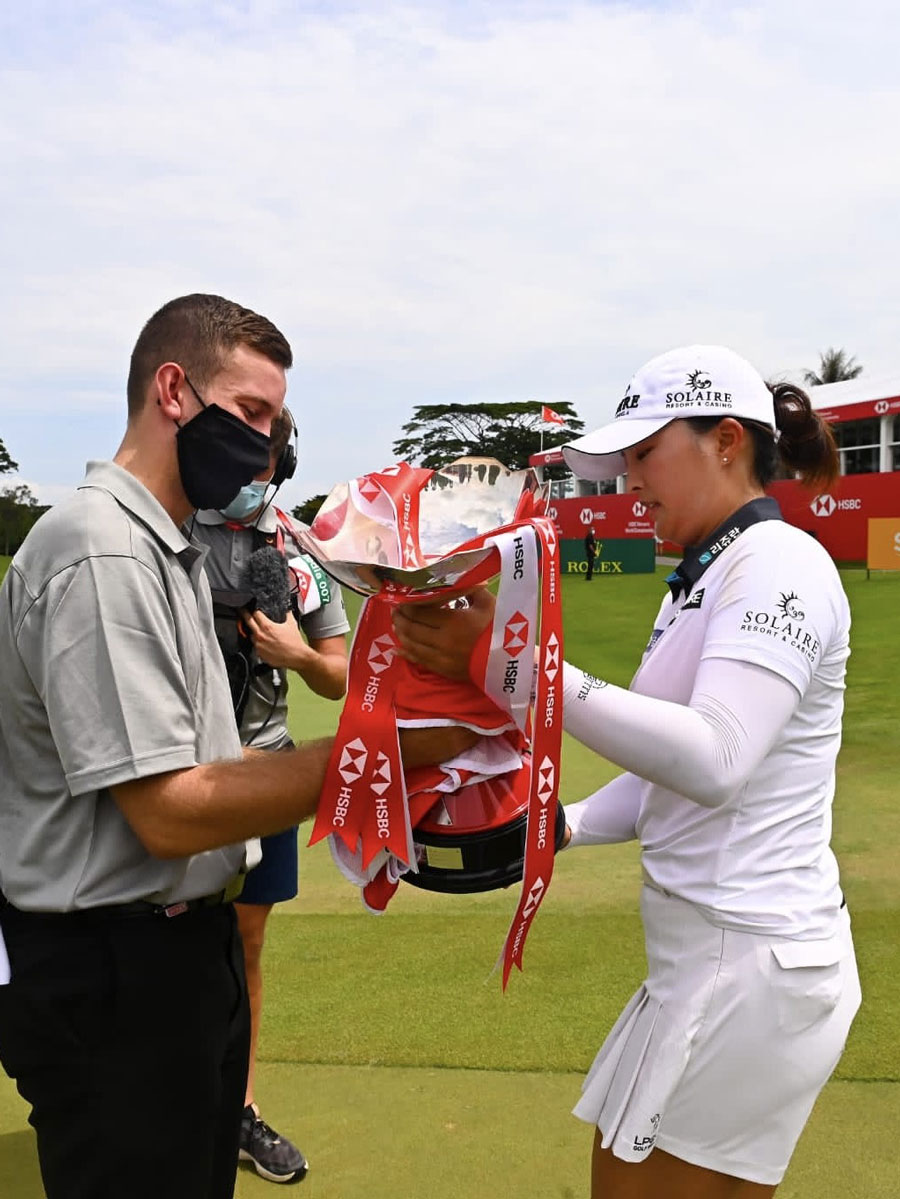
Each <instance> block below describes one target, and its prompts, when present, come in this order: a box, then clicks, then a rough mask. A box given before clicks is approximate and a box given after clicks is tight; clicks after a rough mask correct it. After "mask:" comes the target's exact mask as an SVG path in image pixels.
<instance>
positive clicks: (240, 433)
mask: <svg viewBox="0 0 900 1199" xmlns="http://www.w3.org/2000/svg"><path fill="white" fill-rule="evenodd" d="M184 378H185V382H186V383H187V385H188V387H190V389H191V391H193V393H194V395H195V396H196V397H197V399H198V400H200V403H201V404H202V405H203V411H202V412H200V413H198V415H197V416H195V417H193V419H192V420H189V421H187V422H186V423H185V424H183V425H179V426H178V432H177V434H176V435H175V446H176V449H177V451H178V473H179V474H180V475H181V486H182V487H183V488H184V494H185V495H186V496H187V498H188V499H189V500H190V501H191V503H192V504H193V505H194V507H195V508H225V507H226V506H227V505H228V504H230V503H231V501H232V500H233V499H234V497H235V496H236V495H237V493H238V492H239V491H240V489H241V488H242V487H243V486H244V484H245V483H249V482H250V481H251V480H252V479H254V478H255V477H256V476H257V475H258V474H261V473H262V472H263V471H264V470H265V469H266V468H267V467H268V465H269V448H270V445H271V441H270V438H268V437H266V435H265V434H264V433H258V432H257V431H256V429H251V428H250V426H249V425H247V424H245V423H244V422H243V421H242V420H240V419H239V418H238V417H236V416H233V415H232V413H230V412H226V410H225V409H224V408H220V407H219V406H218V405H217V404H205V403H204V402H203V399H202V398H201V396H200V393H199V392H198V391H197V389H196V387H194V385H193V383H191V381H190V379H188V377H187V375H185V377H184ZM176 423H177V422H176Z"/></svg>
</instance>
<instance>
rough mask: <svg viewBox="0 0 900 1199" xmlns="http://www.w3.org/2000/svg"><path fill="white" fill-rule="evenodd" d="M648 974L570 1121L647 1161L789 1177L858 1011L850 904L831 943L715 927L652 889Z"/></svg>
mask: <svg viewBox="0 0 900 1199" xmlns="http://www.w3.org/2000/svg"><path fill="white" fill-rule="evenodd" d="M641 911H642V915H643V920H644V932H645V938H646V946H647V964H648V977H647V980H646V981H645V982H644V983H643V985H642V986H641V987H640V988H639V989H638V991H637V992H636V994H635V995H634V996H633V997H632V998H631V1000H630V1001H629V1002H628V1004H627V1006H626V1007H625V1010H624V1011H623V1012H622V1014H621V1016H620V1017H619V1019H618V1020H617V1021H616V1023H615V1025H614V1027H613V1029H612V1031H611V1032H610V1034H609V1036H608V1037H607V1038H606V1040H605V1041H604V1043H603V1045H602V1047H601V1049H600V1052H599V1053H598V1054H597V1057H596V1058H595V1060H594V1064H593V1065H592V1066H591V1069H590V1071H589V1073H588V1075H587V1078H586V1079H585V1082H584V1085H583V1087H582V1097H581V1099H580V1100H579V1102H578V1104H577V1105H576V1107H575V1109H574V1114H575V1115H576V1116H578V1117H579V1118H580V1119H582V1120H585V1121H587V1122H588V1123H590V1124H596V1125H597V1126H598V1127H599V1129H600V1131H601V1133H602V1135H603V1147H604V1148H607V1149H608V1148H610V1147H611V1148H612V1151H613V1153H614V1154H615V1155H616V1157H619V1158H621V1159H622V1160H623V1161H631V1162H641V1161H643V1160H644V1159H645V1158H646V1157H647V1155H648V1154H649V1153H650V1152H651V1151H652V1150H653V1148H654V1147H655V1146H656V1147H658V1148H660V1149H664V1150H665V1151H666V1152H667V1153H671V1154H673V1155H674V1156H675V1157H679V1158H682V1159H683V1160H684V1161H688V1162H692V1163H693V1164H695V1165H698V1166H705V1167H707V1168H709V1169H711V1170H719V1171H721V1172H722V1173H724V1174H731V1175H734V1176H735V1177H737V1178H745V1179H748V1180H749V1181H751V1182H758V1183H763V1184H767V1185H770V1186H771V1185H774V1184H776V1183H778V1182H780V1181H781V1179H782V1177H783V1176H784V1172H785V1170H786V1169H787V1166H788V1162H789V1161H790V1158H791V1154H792V1153H793V1151H794V1147H795V1146H796V1144H797V1141H798V1139H799V1137H800V1133H801V1132H802V1131H803V1127H804V1125H805V1124H806V1121H807V1119H808V1117H809V1113H810V1111H811V1110H812V1107H813V1104H814V1103H815V1101H816V1097H817V1096H818V1094H819V1091H821V1089H822V1087H823V1086H824V1085H825V1082H826V1081H827V1080H828V1077H829V1075H830V1074H831V1072H832V1071H833V1070H834V1067H835V1066H836V1065H837V1062H838V1059H839V1058H840V1056H841V1052H842V1050H843V1048H844V1043H845V1041H846V1039H847V1033H848V1032H849V1030H850V1025H851V1023H852V1022H853V1017H854V1016H855V1014H856V1011H857V1009H858V1007H859V1003H860V989H859V976H858V974H857V971H856V959H855V956H854V953H853V940H852V937H851V935H850V918H849V915H848V913H847V909H846V908H842V910H841V913H840V924H839V928H838V931H837V932H836V933H835V935H834V936H832V937H830V938H828V939H827V940H820V941H791V940H787V939H785V938H779V937H767V936H760V935H758V934H756V933H748V932H735V931H734V930H731V929H724V928H718V927H716V926H715V925H713V924H711V923H710V922H709V921H708V920H707V919H706V918H705V917H704V916H702V915H701V914H700V913H699V912H698V911H697V909H696V908H694V907H693V906H692V905H691V904H689V903H686V902H685V901H684V900H681V899H676V898H675V897H674V896H671V895H667V894H664V893H662V892H660V891H658V890H655V889H654V888H652V887H649V886H645V887H644V889H643V893H642V896H641Z"/></svg>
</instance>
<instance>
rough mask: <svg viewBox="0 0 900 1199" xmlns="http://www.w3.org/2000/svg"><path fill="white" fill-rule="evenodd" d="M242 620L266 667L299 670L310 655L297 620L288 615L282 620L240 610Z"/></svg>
mask: <svg viewBox="0 0 900 1199" xmlns="http://www.w3.org/2000/svg"><path fill="white" fill-rule="evenodd" d="M242 619H243V621H244V624H245V625H246V626H247V631H248V632H249V634H250V636H251V637H252V638H253V648H254V649H255V650H256V652H257V654H259V656H260V658H262V660H263V661H264V662H266V663H268V665H269V666H278V667H280V668H281V669H282V670H297V671H299V670H301V669H302V668H303V666H304V665H305V664H306V662H307V660H308V659H309V658H311V656H312V650H310V648H309V646H308V645H307V644H306V641H305V640H304V638H303V634H302V633H301V632H300V630H299V628H298V627H297V622H296V621H295V620H294V619H293V617H291V616H290V615H288V617H287V619H286V620H284V621H281V622H276V621H274V620H269V618H268V616H266V615H265V613H264V612H260V611H259V610H258V609H257V610H256V611H255V612H243V613H242Z"/></svg>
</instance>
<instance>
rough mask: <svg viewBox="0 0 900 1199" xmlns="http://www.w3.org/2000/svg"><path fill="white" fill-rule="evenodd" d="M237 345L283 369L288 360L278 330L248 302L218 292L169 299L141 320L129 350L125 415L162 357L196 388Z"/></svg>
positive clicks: (140, 401)
mask: <svg viewBox="0 0 900 1199" xmlns="http://www.w3.org/2000/svg"><path fill="white" fill-rule="evenodd" d="M238 346H247V348H248V349H251V350H255V351H256V352H257V353H258V354H262V355H264V356H265V357H266V358H269V359H270V360H271V361H272V362H274V363H276V364H277V365H278V366H280V367H283V368H284V370H287V369H288V368H289V367H290V366H291V364H292V363H293V361H294V356H293V354H292V353H291V347H290V345H289V344H288V341H287V338H286V337H285V336H284V334H283V333H281V332H280V330H278V329H277V328H276V327H275V326H274V325H273V324H272V322H271V321H270V320H267V319H266V317H264V316H260V315H259V314H258V313H256V312H251V310H250V309H249V308H242V307H241V305H240V304H235V303H234V302H233V301H232V300H225V299H223V298H222V296H208V295H202V294H195V295H190V296H180V297H179V298H178V299H177V300H170V301H169V303H168V304H164V305H163V306H162V308H160V310H159V311H158V312H155V313H154V314H153V316H151V317H150V319H149V321H147V323H146V325H144V327H143V329H142V330H141V334H140V336H139V337H138V339H137V342H136V343H135V347H134V350H133V351H132V354H131V368H130V370H129V372H128V415H129V416H134V415H135V414H136V413H138V412H140V410H141V408H142V407H143V405H144V400H145V398H146V395H147V388H148V387H149V385H150V380H151V379H152V378H153V376H154V375H155V374H156V372H157V371H158V370H159V368H160V367H161V366H162V364H163V363H164V362H177V363H178V364H179V366H181V367H183V368H184V370H185V372H186V373H187V375H188V376H189V377H190V379H191V382H192V383H196V384H197V386H198V387H200V388H201V389H202V388H203V387H205V386H206V385H207V384H208V383H209V382H210V380H211V379H213V378H215V376H216V375H217V374H218V373H219V371H220V370H221V369H222V367H223V366H224V365H225V360H226V358H227V357H228V355H229V354H230V353H231V351H232V350H234V349H236V348H237V347H238Z"/></svg>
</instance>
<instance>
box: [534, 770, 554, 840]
mask: <svg viewBox="0 0 900 1199" xmlns="http://www.w3.org/2000/svg"><path fill="white" fill-rule="evenodd" d="M555 781H556V767H555V766H554V765H553V762H552V761H551V760H550V758H547V757H545V758H544V759H543V760H542V762H541V764H540V766H539V767H538V777H537V797H538V799H539V800H540V801H541V810H540V813H539V814H538V832H537V847H538V849H546V848H547V829H548V827H549V825H550V812H549V810H548V808H547V804H548V803H549V802H550V800H551V799H552V797H553V792H554V786H555Z"/></svg>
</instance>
